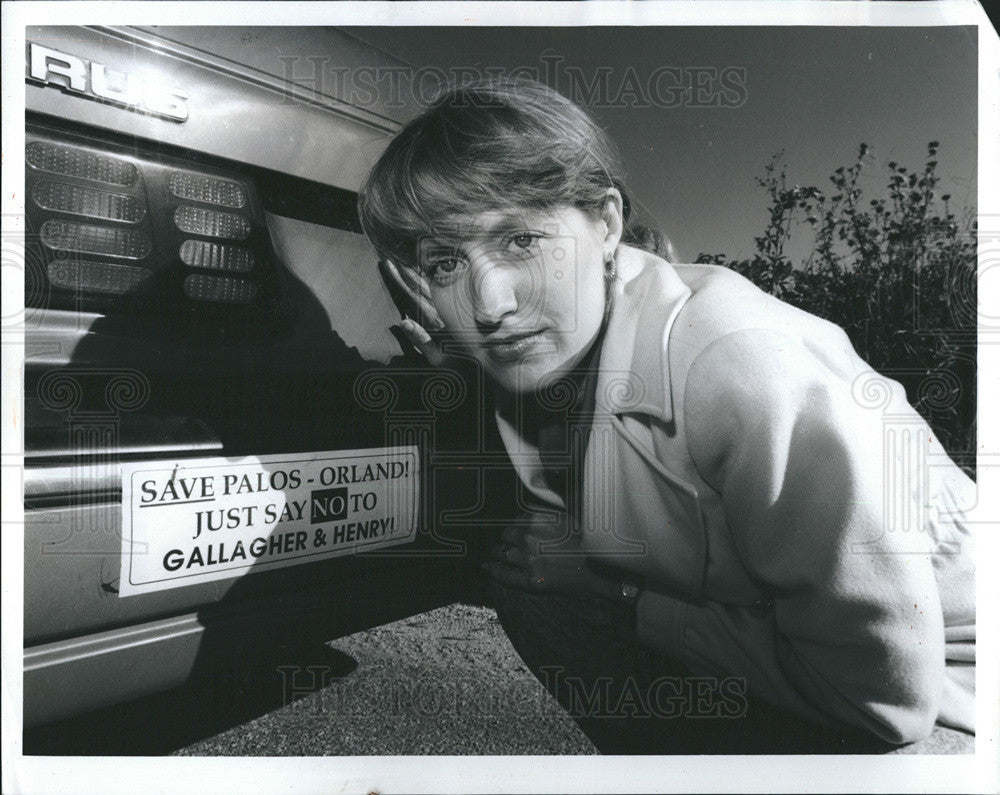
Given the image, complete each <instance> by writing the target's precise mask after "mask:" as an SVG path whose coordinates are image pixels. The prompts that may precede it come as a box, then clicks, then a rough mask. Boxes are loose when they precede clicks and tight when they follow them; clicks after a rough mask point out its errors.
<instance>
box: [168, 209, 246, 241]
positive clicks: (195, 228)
mask: <svg viewBox="0 0 1000 795" xmlns="http://www.w3.org/2000/svg"><path fill="white" fill-rule="evenodd" d="M174 223H175V224H177V228H178V229H180V230H181V231H182V232H187V233H188V234H191V235H204V236H205V237H227V238H231V239H233V240H246V239H247V237H248V236H249V235H250V224H248V223H247V221H246V219H245V218H243V217H242V216H239V215H236V214H234V213H221V212H218V211H217V210H206V209H205V208H204V207H192V206H190V205H185V206H184V207H178V208H177V211H176V212H175V213H174Z"/></svg>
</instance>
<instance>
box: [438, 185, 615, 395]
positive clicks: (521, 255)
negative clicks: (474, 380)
mask: <svg viewBox="0 0 1000 795" xmlns="http://www.w3.org/2000/svg"><path fill="white" fill-rule="evenodd" d="M612 194H613V195H612ZM620 236H621V197H620V194H618V192H617V191H610V192H609V201H608V208H607V209H606V210H605V212H604V213H603V215H602V217H600V218H596V219H595V218H592V217H591V216H590V215H588V214H585V213H583V212H581V211H580V210H578V209H576V208H575V207H570V206H561V207H558V208H555V209H549V210H520V211H516V212H511V211H489V212H485V213H481V214H478V215H475V216H467V217H462V218H455V219H451V222H450V223H449V224H448V228H447V232H446V233H444V234H442V235H441V236H440V237H435V238H432V239H428V240H425V241H424V242H423V243H422V244H421V250H420V255H421V268H422V270H423V274H424V277H425V279H426V281H427V283H428V285H429V290H430V297H431V300H432V302H433V304H434V306H435V308H436V309H437V311H438V314H439V315H440V317H441V320H442V321H443V322H444V324H445V326H446V327H447V329H448V330H449V331H450V332H451V334H452V335H453V336H454V337H455V338H457V339H458V340H459V341H460V342H461V343H462V344H463V345H464V346H465V347H466V348H467V349H468V350H469V351H470V352H471V353H472V354H473V355H474V356H475V357H476V358H477V359H478V360H479V361H480V362H482V364H483V367H484V368H485V370H486V372H487V373H488V374H489V375H490V377H491V378H492V379H493V380H494V381H495V382H496V383H497V384H499V385H500V386H501V387H503V388H504V389H507V390H509V391H512V392H518V393H520V392H529V391H534V390H536V389H538V388H539V387H540V386H542V385H543V383H544V382H545V379H546V378H547V377H553V376H555V375H556V374H558V373H561V372H565V371H567V370H569V369H570V368H572V367H574V366H575V365H576V364H578V363H579V362H580V360H581V359H582V358H583V357H584V355H585V354H586V353H587V351H588V350H589V349H590V347H591V345H592V344H593V342H594V340H595V338H596V337H597V334H598V331H599V330H600V327H601V322H602V320H603V316H604V304H605V265H604V263H605V260H606V259H607V258H608V257H609V256H610V254H611V253H612V252H613V251H614V250H615V246H616V245H617V244H618V240H619V238H620Z"/></svg>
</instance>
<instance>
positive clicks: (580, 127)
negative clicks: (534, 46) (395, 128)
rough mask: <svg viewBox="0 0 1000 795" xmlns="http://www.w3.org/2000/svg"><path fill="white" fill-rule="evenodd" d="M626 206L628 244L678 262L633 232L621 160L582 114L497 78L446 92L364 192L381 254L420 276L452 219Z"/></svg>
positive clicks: (556, 98)
mask: <svg viewBox="0 0 1000 795" xmlns="http://www.w3.org/2000/svg"><path fill="white" fill-rule="evenodd" d="M611 187H613V188H617V189H618V190H619V191H620V192H621V194H622V198H623V204H624V206H623V214H624V220H625V232H624V234H623V237H622V242H624V243H629V244H631V245H635V246H637V247H640V248H644V249H646V250H649V251H653V252H654V253H657V254H660V255H661V256H666V257H668V258H669V257H670V253H671V250H672V249H671V246H670V242H669V241H668V240H667V239H666V238H665V237H664V235H663V234H662V233H661V232H659V230H655V229H651V228H649V227H640V226H636V225H633V224H630V223H629V217H630V215H631V211H632V208H631V203H630V201H629V197H628V193H627V191H626V189H625V186H624V182H623V168H622V164H621V160H620V157H619V155H618V151H617V149H616V147H615V146H614V144H613V143H612V141H611V139H610V138H609V137H608V135H607V134H606V133H605V132H604V130H602V129H601V128H600V127H599V126H598V125H597V124H596V123H595V122H594V120H593V119H591V118H590V116H588V115H587V113H586V112H585V111H584V110H583V109H582V108H580V107H579V106H578V105H576V104H575V103H573V102H572V101H570V100H569V99H567V98H566V97H564V96H563V95H562V94H559V93H558V92H557V91H554V90H553V89H551V88H549V87H548V86H546V85H545V84H543V83H540V82H538V81H535V80H526V79H505V78H493V79H488V80H481V81H477V82H475V83H471V84H466V85H453V86H450V87H448V88H446V89H445V90H444V91H443V92H442V93H441V95H440V96H438V97H437V98H436V99H435V100H434V101H433V102H432V103H431V104H430V105H429V106H428V107H427V108H426V110H424V112H423V113H421V114H420V115H419V116H417V117H416V118H414V119H413V120H412V121H410V122H409V123H407V124H406V125H405V126H404V127H403V128H402V130H400V132H399V134H398V135H396V137H395V138H394V139H393V140H392V141H391V142H390V143H389V146H388V147H387V148H386V150H385V152H383V154H382V156H381V157H380V158H379V159H378V161H377V162H376V163H375V165H374V166H373V168H372V170H371V172H370V173H369V174H368V176H367V178H366V179H365V181H364V184H363V185H362V187H361V190H360V192H359V197H358V213H359V216H360V219H361V225H362V228H363V229H364V231H365V234H367V236H368V238H369V239H370V240H371V242H372V245H373V246H374V247H375V250H376V251H377V252H378V254H379V255H380V256H381V257H383V258H388V259H391V260H393V262H395V263H396V264H397V265H401V266H404V267H410V268H415V269H416V268H418V260H419V257H418V253H417V252H418V245H419V242H420V240H421V239H423V238H425V237H428V236H434V235H437V234H440V230H441V228H442V225H443V224H446V223H447V220H448V219H449V218H450V217H457V216H465V217H468V215H469V214H470V213H476V212H485V211H490V210H516V209H520V208H524V209H550V208H553V207H557V206H567V205H568V206H573V207H576V208H577V209H579V210H581V211H583V212H587V213H590V214H597V213H599V212H600V211H601V209H602V208H603V207H604V203H605V201H606V200H607V190H608V188H611Z"/></svg>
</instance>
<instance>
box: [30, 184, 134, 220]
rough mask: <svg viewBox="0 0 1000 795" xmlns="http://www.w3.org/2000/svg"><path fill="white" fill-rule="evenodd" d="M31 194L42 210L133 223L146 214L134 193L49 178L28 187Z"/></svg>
mask: <svg viewBox="0 0 1000 795" xmlns="http://www.w3.org/2000/svg"><path fill="white" fill-rule="evenodd" d="M31 198H32V199H33V200H34V202H35V204H37V205H38V207H39V208H41V209H42V210H55V211H57V212H63V213H69V214H71V215H86V216H90V217H91V218H102V219H105V220H108V221H128V222H130V223H134V222H136V221H140V220H142V217H143V216H144V215H145V214H146V208H145V207H144V206H143V204H142V202H141V201H139V199H138V198H137V197H136V196H128V195H126V194H122V193H111V192H109V191H105V190H96V189H93V188H84V187H81V186H80V185H70V184H68V183H65V182H54V181H51V180H44V181H42V182H38V183H37V184H36V185H35V187H34V189H33V190H32V191H31Z"/></svg>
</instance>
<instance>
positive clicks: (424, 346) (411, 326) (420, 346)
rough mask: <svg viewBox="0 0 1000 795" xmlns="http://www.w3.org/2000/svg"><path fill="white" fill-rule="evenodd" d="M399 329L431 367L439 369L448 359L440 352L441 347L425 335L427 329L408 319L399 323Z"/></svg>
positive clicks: (429, 336) (428, 335)
mask: <svg viewBox="0 0 1000 795" xmlns="http://www.w3.org/2000/svg"><path fill="white" fill-rule="evenodd" d="M399 328H400V330H401V331H402V332H403V334H404V335H405V336H406V338H407V339H408V340H409V341H410V344H411V345H413V347H414V348H416V349H417V350H418V351H420V353H421V354H422V355H423V357H424V358H425V359H426V360H427V362H428V363H429V364H430V365H431V366H432V367H440V366H441V365H443V364H444V363H445V360H446V359H447V358H448V357H447V356H446V355H445V354H444V352H443V351H442V350H441V346H440V345H438V344H437V343H436V342H435V341H434V339H433V338H432V337H431V335H430V334H428V333H427V329H425V328H424V327H423V326H421V325H420V324H419V323H417V322H416V321H415V320H412V319H410V318H408V317H407V318H403V320H401V321H400V323H399Z"/></svg>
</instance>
